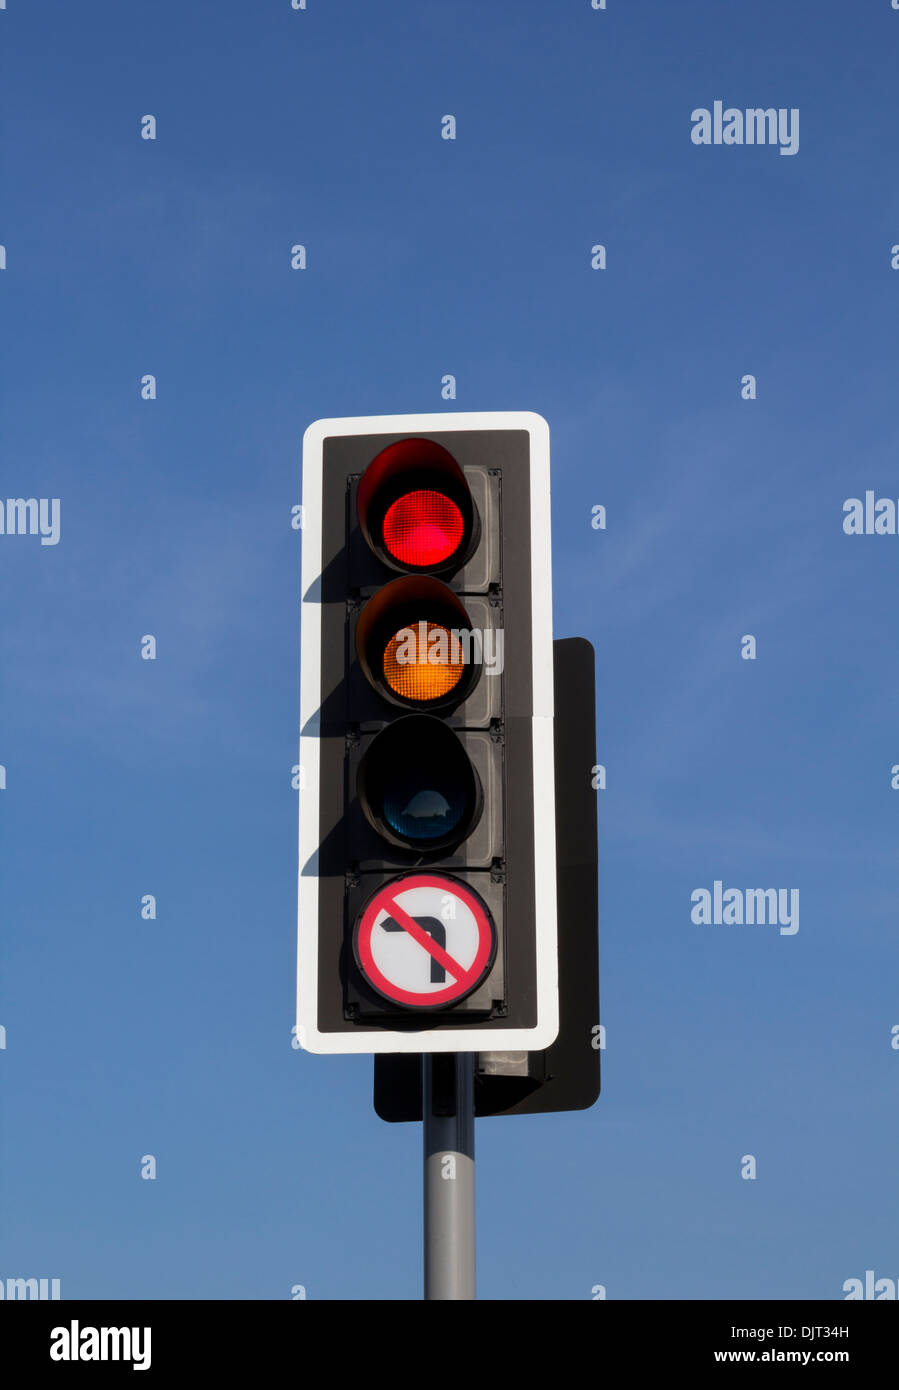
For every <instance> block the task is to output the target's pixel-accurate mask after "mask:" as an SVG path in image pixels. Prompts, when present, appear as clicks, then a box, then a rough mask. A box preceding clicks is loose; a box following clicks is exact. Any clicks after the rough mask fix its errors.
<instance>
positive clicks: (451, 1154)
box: [421, 1052, 477, 1299]
mask: <svg viewBox="0 0 899 1390" xmlns="http://www.w3.org/2000/svg"><path fill="white" fill-rule="evenodd" d="M421 1077H422V1116H423V1119H424V1124H423V1130H424V1257H425V1298H426V1299H438V1298H439V1299H447V1298H476V1297H477V1295H476V1293H475V1241H474V1054H473V1053H471V1052H455V1053H454V1052H437V1053H433V1052H432V1053H425V1055H424V1056H423V1057H422V1069H421Z"/></svg>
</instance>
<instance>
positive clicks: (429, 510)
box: [382, 488, 465, 568]
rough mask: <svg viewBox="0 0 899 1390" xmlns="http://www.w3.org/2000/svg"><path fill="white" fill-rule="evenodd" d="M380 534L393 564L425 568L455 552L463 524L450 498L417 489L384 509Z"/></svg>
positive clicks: (440, 562) (431, 490) (461, 534)
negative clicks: (393, 561) (381, 532)
mask: <svg viewBox="0 0 899 1390" xmlns="http://www.w3.org/2000/svg"><path fill="white" fill-rule="evenodd" d="M382 530H383V536H384V544H385V546H386V547H387V550H388V551H389V552H390V554H391V555H392V556H393V558H394V560H396V561H398V562H399V564H401V565H416V566H419V565H420V566H422V567H423V568H426V567H428V566H431V565H439V564H442V563H443V562H444V560H448V559H449V558H450V556H451V555H452V554H453V553H454V552H455V551H456V550H458V548H459V546H460V544H461V543H462V537H463V535H464V532H465V522H464V519H463V517H462V513H461V511H460V510H459V508H458V507H457V506H456V504H455V502H453V501H452V499H451V498H449V497H447V496H445V495H444V493H442V492H435V491H433V489H431V488H421V489H417V490H416V491H414V492H407V493H405V494H404V495H403V496H402V497H398V498H397V500H396V501H395V502H394V503H393V504H392V505H391V506H390V507H388V508H387V511H386V512H385V514H384V522H383V528H382Z"/></svg>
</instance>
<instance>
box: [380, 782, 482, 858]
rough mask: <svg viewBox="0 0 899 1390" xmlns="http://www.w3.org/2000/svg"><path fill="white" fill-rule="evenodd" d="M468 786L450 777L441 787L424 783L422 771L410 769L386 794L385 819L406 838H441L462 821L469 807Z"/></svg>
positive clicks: (449, 833)
mask: <svg viewBox="0 0 899 1390" xmlns="http://www.w3.org/2000/svg"><path fill="white" fill-rule="evenodd" d="M466 799H467V798H466V795H465V788H464V787H462V786H459V785H453V784H452V783H451V782H450V781H449V780H448V779H444V780H442V781H441V784H440V786H439V787H438V786H426V787H423V786H422V784H421V774H420V773H419V774H418V775H416V774H415V772H414V771H410V773H409V774H407V775H406V776H404V777H402V778H400V779H398V780H397V781H395V782H394V784H393V785H392V786H391V788H390V790H389V792H388V793H387V794H386V795H385V797H384V818H385V820H386V821H387V823H388V825H389V826H390V827H391V829H392V830H395V831H396V833H397V834H398V835H401V836H402V837H403V839H404V840H410V841H422V840H424V841H430V840H442V839H444V838H445V837H446V836H448V835H451V834H452V833H453V831H454V830H455V828H456V826H457V825H458V824H459V822H460V820H461V819H462V817H463V815H464V814H465V807H466Z"/></svg>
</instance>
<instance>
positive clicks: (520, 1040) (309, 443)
mask: <svg viewBox="0 0 899 1390" xmlns="http://www.w3.org/2000/svg"><path fill="white" fill-rule="evenodd" d="M483 429H494V430H503V429H505V430H527V431H528V433H529V435H530V457H531V586H532V591H531V599H532V613H533V631H532V633H531V640H532V655H533V694H534V715H535V717H534V720H533V725H532V727H533V759H534V869H535V881H534V907H535V914H536V948H537V961H536V964H537V1001H538V1018H537V1024H536V1026H535V1027H534V1028H506V1029H504V1028H493V1029H490V1030H484V1031H482V1032H481V1031H477V1030H474V1029H465V1030H463V1031H459V1030H458V1029H446V1028H444V1029H422V1030H421V1031H420V1032H405V1031H404V1032H389V1031H387V1030H381V1029H378V1030H372V1031H366V1032H361V1031H360V1032H358V1033H321V1032H319V1030H318V1026H317V1020H318V879H317V878H316V877H313V876H310V875H304V874H303V866H304V865H305V864H306V863H307V862H308V861H309V860H310V859H311V857H312V856H313V855H314V854H315V853H316V852H317V850H318V845H319V824H318V809H319V808H318V781H319V728H320V725H319V706H320V702H321V688H320V680H321V603H320V598H319V594H318V591H317V583H318V581H319V579H320V576H321V566H322V535H321V506H322V449H323V445H324V441H325V440H326V439H328V438H330V437H332V436H334V435H348V434H409V435H413V434H416V433H426V434H434V433H437V432H438V431H442V430H483ZM302 500H303V532H302V536H303V541H302V545H303V562H302V579H301V583H302V604H301V611H302V620H301V638H300V764H301V766H302V768H303V770H304V780H305V783H306V789H301V790H300V793H299V799H300V818H299V819H300V824H299V875H298V895H297V896H298V908H299V911H298V922H297V1037H298V1040H299V1042H300V1045H301V1046H302V1047H303V1048H305V1049H306V1051H308V1052H318V1053H376V1052H471V1051H473V1050H474V1051H478V1050H485V1049H486V1048H487V1046H488V1045H489V1048H490V1049H491V1050H492V1049H493V1048H494V1047H501V1048H504V1049H506V1048H507V1049H510V1050H517V1051H529V1052H537V1051H539V1050H540V1049H541V1048H544V1047H548V1046H549V1045H550V1043H551V1042H553V1041H554V1039H555V1038H556V1036H557V1035H558V1031H559V993H558V956H557V948H556V822H555V793H554V788H555V771H554V749H553V724H552V715H553V676H552V672H553V660H552V562H551V544H550V476H549V426H548V425H547V423H546V421H545V420H544V419H543V417H542V416H541V415H536V414H534V413H533V412H532V411H477V412H471V413H459V414H454V413H452V414H436V415H360V416H355V417H343V418H341V419H335V420H316V421H315V423H314V424H312V425H310V426H309V428H308V429H307V430H306V433H305V434H304V435H303V499H302ZM435 872H437V871H435ZM473 1043H480V1044H481V1047H480V1048H479V1047H477V1046H475V1047H473V1046H472V1044H473Z"/></svg>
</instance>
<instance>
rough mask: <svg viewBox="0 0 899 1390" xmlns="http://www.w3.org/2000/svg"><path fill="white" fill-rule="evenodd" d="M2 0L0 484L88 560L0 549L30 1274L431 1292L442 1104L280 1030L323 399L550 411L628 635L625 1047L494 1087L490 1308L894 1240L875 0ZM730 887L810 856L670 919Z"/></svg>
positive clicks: (556, 515)
mask: <svg viewBox="0 0 899 1390" xmlns="http://www.w3.org/2000/svg"><path fill="white" fill-rule="evenodd" d="M0 24H2V25H3V27H4V35H3V38H4V43H3V48H4V56H3V59H2V62H3V70H4V72H3V75H4V91H5V93H6V99H5V102H4V113H3V127H4V138H3V142H2V143H3V152H2V177H3V181H4V184H5V188H6V197H5V199H4V205H5V212H4V216H3V220H2V235H0V241H2V243H3V244H4V245H5V246H6V250H7V269H6V270H5V271H4V272H3V273H2V275H0V291H2V294H3V296H4V299H5V305H4V318H5V322H6V323H7V325H8V330H7V332H6V334H5V335H4V338H5V347H4V358H3V364H2V381H3V393H2V395H3V421H4V437H5V447H4V451H3V467H2V473H0V494H2V497H3V498H6V497H10V496H16V497H18V496H35V497H44V498H54V497H58V498H59V499H60V500H61V538H60V542H59V544H58V545H56V546H47V547H44V546H41V545H40V544H39V541H38V539H37V538H36V537H24V536H3V537H0V586H2V587H0V593H2V599H3V601H2V606H0V764H2V765H3V766H4V767H5V768H6V778H7V786H6V789H5V790H4V791H2V792H0V921H2V938H0V962H2V979H0V1023H2V1024H3V1025H4V1026H5V1028H6V1031H7V1046H6V1050H5V1051H3V1052H2V1053H0V1084H2V1138H0V1144H2V1148H0V1171H2V1181H0V1275H2V1276H3V1277H6V1276H32V1275H33V1276H35V1277H39V1276H47V1277H59V1278H60V1279H61V1281H62V1294H63V1297H69V1298H75V1297H85V1298H107V1297H125V1298H145V1297H146V1298H150V1297H168V1298H198V1297H207V1298H253V1299H282V1298H289V1297H290V1291H291V1287H292V1286H293V1285H295V1284H303V1285H304V1286H305V1287H306V1290H307V1295H308V1297H309V1298H340V1299H346V1298H349V1299H366V1298H377V1297H388V1298H415V1297H418V1296H419V1294H420V1287H421V1284H420V1281H421V1264H420V1219H421V1212H420V1199H421V1186H420V1133H419V1131H418V1130H417V1129H415V1128H413V1127H411V1126H388V1125H385V1124H383V1123H382V1122H381V1121H380V1120H378V1119H377V1118H376V1117H375V1115H374V1112H373V1109H372V1105H371V1073H372V1063H371V1059H370V1058H369V1057H359V1058H351V1057H346V1058H344V1057H340V1058H336V1057H316V1056H311V1055H308V1054H304V1053H301V1052H297V1051H294V1050H292V1048H291V1046H290V1029H291V1025H292V1022H293V1008H294V988H295V979H294V974H295V960H294V955H295V891H296V793H295V792H293V791H292V789H291V784H290V769H291V765H292V764H293V763H294V762H295V761H296V752H295V749H296V738H297V724H298V663H299V643H298V621H299V619H298V606H299V605H298V599H299V560H300V549H299V547H300V541H299V537H298V534H297V533H296V532H294V531H293V530H291V527H290V509H291V507H292V506H293V505H294V504H295V503H297V502H298V501H300V477H299V469H300V440H301V437H302V434H303V431H304V429H305V428H306V426H307V425H308V424H309V423H310V422H311V421H313V420H315V419H317V418H320V417H326V416H342V415H367V414H391V413H405V412H415V411H439V410H442V409H453V410H464V411H468V410H518V409H520V410H535V411H538V412H539V413H541V414H542V415H544V416H545V417H546V419H547V420H548V422H549V425H550V432H551V446H552V476H553V544H554V619H555V629H556V634H557V635H558V636H568V635H575V634H578V635H584V636H586V637H589V639H590V640H591V641H592V642H593V644H594V646H595V648H596V651H597V676H598V682H599V692H600V713H599V748H600V757H601V759H602V761H603V762H604V764H605V765H606V767H607V769H608V786H607V789H606V790H605V791H603V792H601V793H600V794H599V795H600V801H599V817H600V860H601V879H600V909H601V938H600V941H601V953H600V959H601V980H602V988H601V998H602V1019H603V1022H604V1023H605V1025H606V1027H607V1030H608V1040H607V1049H606V1051H605V1053H604V1059H603V1060H604V1076H603V1094H602V1097H601V1099H600V1100H599V1102H598V1104H597V1105H596V1106H595V1107H594V1108H593V1109H592V1110H590V1111H588V1112H585V1113H582V1114H573V1115H563V1116H536V1117H527V1118H525V1117H520V1118H510V1119H505V1120H487V1121H483V1122H480V1123H479V1124H478V1128H477V1152H478V1176H477V1200H478V1223H479V1224H478V1248H479V1262H478V1274H479V1292H480V1295H481V1296H482V1297H484V1298H493V1299H496V1298H516V1299H517V1298H522V1299H524V1298H539V1299H547V1298H562V1299H579V1298H580V1299H583V1298H590V1297H591V1289H592V1288H593V1286H594V1285H596V1284H602V1285H604V1286H605V1287H606V1290H607V1295H608V1297H609V1298H610V1299H620V1298H638V1299H667V1298H687V1299H700V1298H727V1299H743V1298H755V1297H767V1298H776V1299H794V1298H818V1299H832V1298H841V1297H842V1296H843V1294H842V1285H843V1282H844V1281H845V1280H847V1279H849V1278H851V1277H856V1276H861V1277H864V1271H865V1270H866V1269H874V1270H875V1271H876V1274H877V1275H878V1276H891V1277H894V1278H895V1277H897V1276H899V1267H897V1254H899V1247H897V1208H896V1199H895V1170H896V1151H897V1142H899V1123H897V1118H896V1117H897V1105H896V1090H897V1077H899V1070H897V1069H899V1051H895V1050H893V1049H892V1048H891V1046H890V1032H891V1028H892V1027H893V1025H895V1024H899V997H897V977H899V971H897V966H899V944H897V929H896V898H897V895H896V879H897V855H896V817H897V812H899V792H897V791H893V790H892V789H891V785H890V782H891V778H890V772H891V768H892V766H893V764H897V763H899V734H897V727H896V717H895V696H896V688H897V681H899V656H897V647H896V640H895V639H896V631H897V619H896V602H895V595H896V568H897V564H899V537H896V536H893V537H890V536H886V535H884V536H863V537H848V536H846V535H844V534H843V530H842V519H843V511H842V508H843V502H844V500H845V499H846V498H849V497H863V495H864V492H865V490H866V489H873V490H874V491H875V493H876V494H877V496H879V497H893V498H894V499H896V498H899V471H897V466H896V465H897V446H899V424H897V413H896V328H895V325H896V315H897V296H899V272H897V271H894V270H892V269H891V266H890V250H891V247H892V246H893V245H894V244H897V243H899V181H897V177H896V151H897V141H899V133H897V132H899V127H897V120H896V117H897V98H896V90H895V71H896V55H897V46H899V12H896V11H894V10H892V9H891V6H890V3H889V0H876V3H874V2H873V0H872V3H869V4H866V5H864V6H847V5H843V4H836V3H832V2H831V3H825V4H819V3H810V2H808V3H802V4H795V5H791V6H789V7H786V8H785V7H783V6H782V5H781V4H779V3H776V0H761V2H760V3H757V4H755V5H753V6H738V5H728V6H723V5H721V4H720V3H718V0H689V2H688V3H684V4H678V5H672V4H670V3H662V0H658V2H657V3H624V0H609V8H608V10H607V11H605V12H595V11H593V10H592V9H591V7H590V5H589V4H588V3H587V0H565V3H553V4H548V3H537V0H516V3H513V2H512V0H500V2H499V3H496V4H491V5H489V6H485V5H483V4H479V3H476V0H454V3H451V4H443V3H441V4H437V3H427V4H426V3H421V0H415V2H414V3H413V0H391V3H386V4H382V5H377V6H372V5H370V4H367V3H364V0H342V2H341V3H337V0H333V2H332V3H328V0H309V7H308V10H307V11H305V12H295V11H293V10H292V9H291V7H290V5H289V3H287V0H277V2H275V0H272V3H264V4H262V3H255V4H249V3H246V4H244V3H237V0H222V2H221V3H214V0H195V3H193V4H191V5H190V6H185V5H183V4H179V3H176V2H175V0H161V2H160V3H157V4H155V5H154V6H152V7H151V8H149V9H148V8H147V7H143V6H124V5H121V4H120V3H114V0H108V3H100V2H99V0H87V3H84V4H81V5H79V6H71V5H68V4H63V3H60V2H59V0H57V2H56V3H43V4H36V5H32V6H25V5H22V4H20V3H18V0H9V6H8V9H7V10H6V11H5V12H3V13H2V14H0ZM716 100H721V101H723V102H724V104H725V106H729V105H730V106H733V107H737V108H750V107H753V108H754V107H758V106H762V107H767V106H773V107H777V108H780V107H783V108H790V109H792V108H798V109H799V111H800V148H799V152H798V154H796V155H795V156H792V157H783V156H781V155H780V154H779V152H778V149H777V148H776V147H763V148H759V147H748V146H739V145H735V146H719V147H701V146H696V145H694V144H693V143H692V142H691V139H690V132H691V121H690V117H691V112H692V111H693V110H694V109H696V108H700V107H704V108H709V109H711V108H712V106H713V103H714V102H715V101H716ZM146 113H151V114H154V115H155V116H156V118H157V123H158V130H157V139H156V140H155V141H144V140H142V139H141V138H140V119H141V117H142V116H143V115H144V114H146ZM446 113H451V114H453V115H455V117H456V121H457V138H456V140H455V141H445V140H442V139H441V138H440V123H441V117H442V116H443V115H444V114H446ZM295 243H302V244H304V245H305V246H306V248H307V257H308V268H307V269H306V270H305V271H302V272H299V271H292V270H291V269H290V248H291V246H292V245H294V244H295ZM599 243H601V244H603V245H605V246H606V248H607V268H606V269H605V270H603V271H594V270H592V269H591V265H590V249H591V247H592V246H593V245H595V244H599ZM145 373H153V374H154V375H155V376H156V377H157V383H158V388H157V389H158V395H157V399H156V400H155V401H144V400H142V399H141V397H140V386H139V384H140V379H141V377H142V376H143V375H144V374H145ZM447 373H452V374H453V375H454V376H455V377H456V380H457V396H456V399H455V401H452V402H447V401H443V400H441V395H440V383H441V379H442V378H443V376H444V375H445V374H447ZM746 373H752V374H753V375H755V376H756V378H757V382H758V389H757V399H756V400H752V401H746V400H743V399H741V392H740V384H741V379H742V377H743V376H744V374H746ZM596 504H602V505H604V506H605V507H606V508H607V512H608V524H607V528H606V530H605V531H597V530H594V529H593V528H592V526H591V509H592V507H593V506H594V505H596ZM145 633H152V634H154V635H155V636H156V638H157V642H158V659H157V660H156V661H155V662H147V661H142V660H141V659H140V639H141V637H142V636H143V635H144V634H145ZM744 634H753V635H754V636H755V637H756V640H757V651H758V654H757V659H756V660H755V661H744V660H742V659H741V656H740V641H741V638H742V636H743V635H744ZM716 879H720V880H722V881H724V883H725V886H726V887H729V886H734V887H740V888H748V887H756V886H765V887H770V886H776V887H785V888H795V889H798V890H799V893H800V901H801V913H800V927H799V931H798V932H797V933H796V934H795V935H794V936H786V935H780V934H779V933H778V932H777V930H776V928H771V927H758V926H756V927H736V926H725V925H720V926H700V925H696V924H694V923H693V922H692V921H691V893H692V892H693V890H694V889H697V888H703V887H704V888H708V889H711V887H712V884H713V882H714V881H715V880H716ZM146 893H153V894H155V895H156V897H157V899H158V905H159V906H158V917H157V920H156V921H153V922H145V921H142V920H141V916H140V900H141V897H142V895H143V894H146ZM148 1153H150V1154H153V1155H155V1156H156V1159H157V1164H158V1176H157V1178H156V1180H155V1181H153V1182H147V1181H142V1180H141V1178H140V1159H141V1155H143V1154H148ZM744 1154H752V1155H754V1156H755V1157H756V1160H757V1178H756V1179H755V1180H754V1181H744V1180H743V1179H742V1178H741V1176H740V1162H741V1158H742V1156H743V1155H744Z"/></svg>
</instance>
